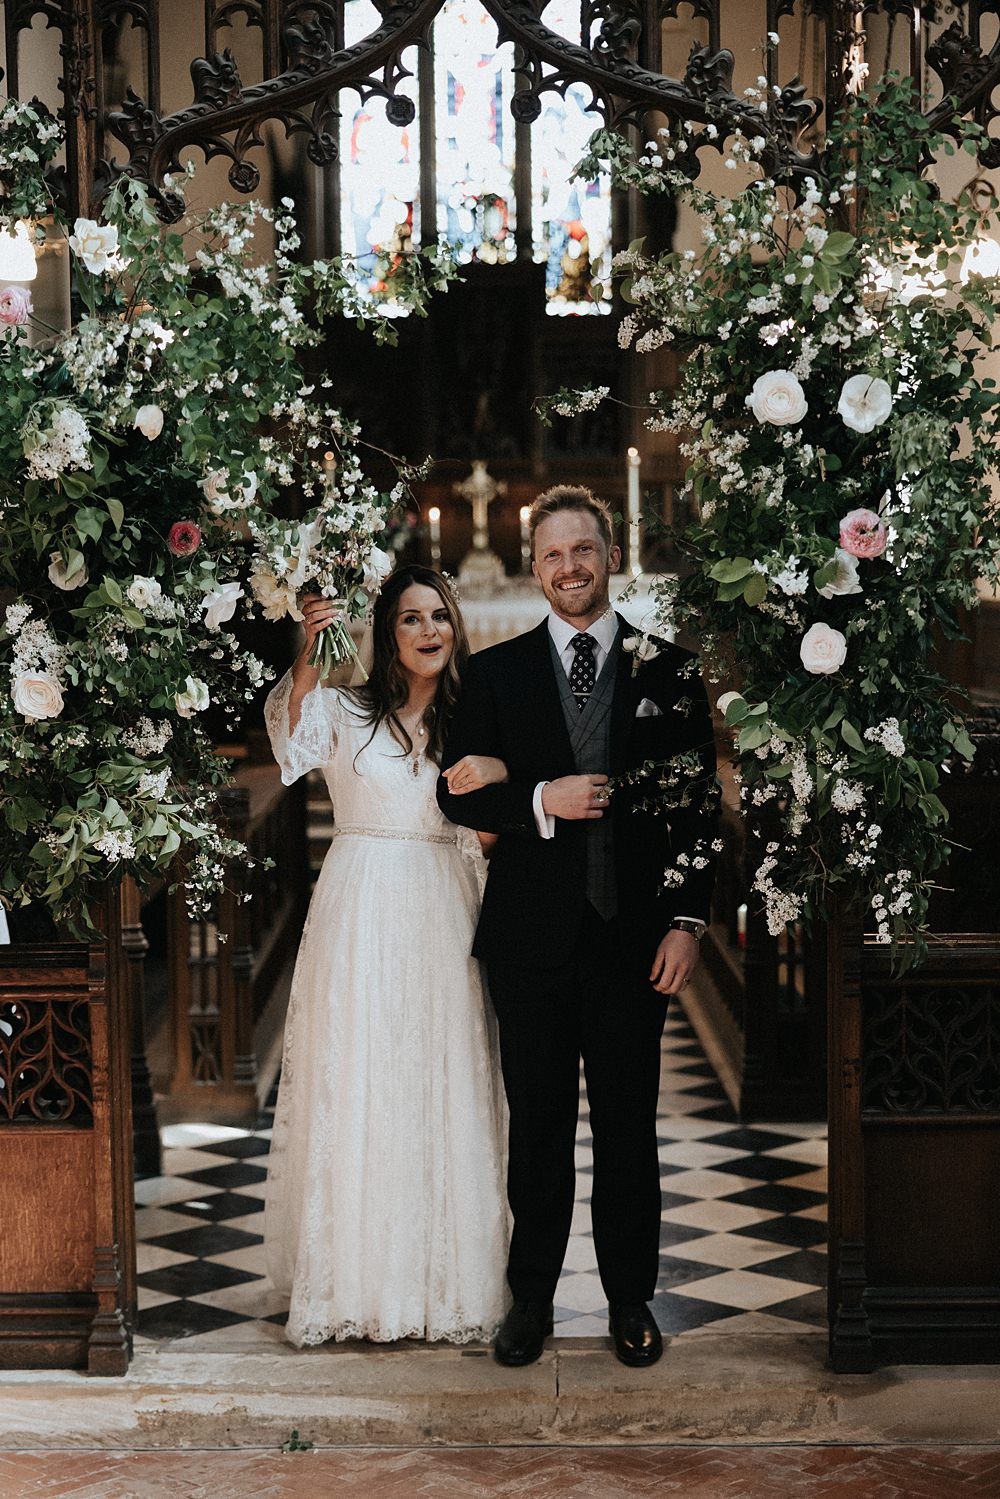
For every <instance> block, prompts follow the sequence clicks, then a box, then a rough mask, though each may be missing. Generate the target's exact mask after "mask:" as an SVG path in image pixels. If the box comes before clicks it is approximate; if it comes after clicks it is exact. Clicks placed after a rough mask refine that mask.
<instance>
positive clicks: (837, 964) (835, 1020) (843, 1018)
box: [827, 901, 875, 1374]
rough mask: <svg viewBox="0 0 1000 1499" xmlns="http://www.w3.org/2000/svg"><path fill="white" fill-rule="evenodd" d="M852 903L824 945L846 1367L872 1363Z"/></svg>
mask: <svg viewBox="0 0 1000 1499" xmlns="http://www.w3.org/2000/svg"><path fill="white" fill-rule="evenodd" d="M863 941H864V938H863V933H862V930H861V924H860V921H859V919H858V914H857V911H856V909H855V908H853V907H851V906H849V905H847V904H846V903H845V902H843V901H841V902H838V904H837V906H836V908H835V910H834V911H833V913H832V914H831V919H830V924H829V931H828V945H827V965H828V966H827V996H828V1010H827V1023H828V1037H829V1076H830V1111H829V1117H830V1146H829V1179H830V1185H829V1195H830V1201H829V1214H830V1220H829V1234H830V1240H829V1248H830V1281H829V1303H830V1304H829V1322H830V1358H831V1360H832V1363H833V1367H834V1368H835V1369H836V1370H837V1372H838V1373H841V1374H865V1373H868V1372H869V1371H870V1370H872V1369H874V1367H875V1353H874V1348H873V1344H872V1337H871V1329H870V1327H869V1324H868V1313H867V1311H866V1310H865V1304H864V1294H865V1288H866V1285H867V1276H866V1272H865V1190H864V1152H863V1147H862V1136H861V1046H862V1015H861V962H862V952H863Z"/></svg>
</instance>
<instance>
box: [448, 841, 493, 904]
mask: <svg viewBox="0 0 1000 1499" xmlns="http://www.w3.org/2000/svg"><path fill="white" fill-rule="evenodd" d="M455 832H456V833H457V834H458V837H457V838H456V840H455V841H456V843H457V844H458V851H459V853H460V854H461V855H462V858H463V859H464V860H465V861H466V862H467V863H468V864H471V865H472V872H473V874H474V875H475V876H476V883H477V885H478V886H479V899H480V900H482V898H483V891H484V890H485V889H486V874H487V870H486V858H485V856H484V854H483V847H482V844H481V843H480V842H479V838H478V836H477V835H476V834H475V833H474V832H473V831H472V829H471V828H463V827H459V826H457V825H456V827H455Z"/></svg>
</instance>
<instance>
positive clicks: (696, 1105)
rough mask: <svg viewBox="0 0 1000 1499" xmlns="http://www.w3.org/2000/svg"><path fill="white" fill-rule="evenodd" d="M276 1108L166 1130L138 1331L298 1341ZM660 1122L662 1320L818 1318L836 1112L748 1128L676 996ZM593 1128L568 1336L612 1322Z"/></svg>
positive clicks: (142, 1191) (785, 1321) (146, 1223)
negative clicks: (270, 1238)
mask: <svg viewBox="0 0 1000 1499" xmlns="http://www.w3.org/2000/svg"><path fill="white" fill-rule="evenodd" d="M269 1102H270V1103H271V1104H273V1098H272V1099H271V1100H269ZM271 1120H272V1113H271V1110H270V1109H268V1110H266V1111H265V1112H264V1114H263V1115H262V1116H261V1119H260V1122H259V1126H258V1128H257V1129H255V1130H254V1131H252V1132H248V1131H245V1130H237V1129H227V1128H224V1127H222V1126H216V1125H202V1124H177V1125H172V1126H170V1127H169V1128H167V1129H166V1130H164V1146H165V1150H164V1159H165V1169H166V1172H167V1174H166V1175H165V1176H162V1177H157V1178H155V1179H153V1180H147V1181H143V1182H139V1183H137V1185H136V1201H137V1210H136V1223H137V1229H138V1238H139V1328H138V1332H139V1339H140V1342H142V1343H145V1341H146V1340H147V1339H148V1340H156V1341H158V1342H161V1341H162V1340H165V1339H176V1338H184V1339H186V1340H187V1343H188V1344H189V1345H191V1346H192V1347H193V1346H195V1345H196V1346H197V1347H199V1348H204V1349H205V1350H210V1349H212V1348H218V1349H220V1350H221V1349H222V1348H227V1349H234V1348H236V1347H240V1348H250V1347H257V1348H261V1347H271V1348H275V1347H277V1346H283V1347H285V1348H288V1347H289V1345H288V1344H287V1343H285V1342H284V1340H283V1337H282V1331H281V1329H282V1326H283V1324H284V1321H285V1310H286V1306H287V1303H286V1301H285V1299H284V1298H283V1297H281V1296H279V1295H278V1293H277V1292H276V1291H275V1290H274V1288H273V1287H272V1286H271V1284H270V1282H269V1281H268V1279H267V1277H266V1272H265V1269H264V1258H263V1244H262V1238H261V1229H262V1226H263V1220H262V1209H263V1206H264V1195H265V1192H266V1177H267V1153H268V1148H269V1140H270V1133H271V1130H270V1126H271ZM658 1133H659V1139H660V1161H661V1163H662V1170H663V1224H662V1233H661V1240H660V1243H661V1255H660V1267H661V1268H660V1285H659V1290H658V1293H657V1296H656V1299H655V1301H654V1303H653V1305H654V1310H655V1312H656V1316H657V1320H658V1322H659V1324H660V1326H661V1328H662V1329H663V1332H664V1333H665V1334H669V1335H673V1336H683V1335H687V1336H690V1335H692V1334H695V1333H697V1332H698V1331H699V1329H702V1328H706V1327H709V1326H711V1327H712V1328H713V1330H715V1331H726V1332H734V1333H736V1332H747V1333H752V1332H754V1331H757V1330H760V1331H771V1332H778V1331H785V1332H806V1331H810V1330H818V1329H819V1328H820V1327H821V1326H822V1325H823V1324H824V1318H825V1306H824V1302H825V1292H824V1291H823V1290H822V1287H823V1286H824V1284H825V1280H826V1270H825V1237H826V1130H825V1126H823V1125H820V1124H781V1125H770V1124H762V1125H754V1126H752V1127H746V1128H744V1127H741V1126H740V1125H739V1124H738V1123H737V1122H736V1119H735V1116H734V1114H733V1111H732V1109H731V1108H730V1106H729V1104H728V1102H727V1101H726V1098H725V1095H724V1093H723V1092H722V1089H721V1088H720V1086H719V1084H718V1082H717V1081H716V1078H715V1074H714V1073H713V1071H712V1068H711V1067H710V1065H709V1063H708V1062H707V1060H706V1059H705V1055H704V1053H703V1051H702V1049H701V1046H700V1044H699V1042H698V1039H697V1037H696V1036H695V1034H694V1032H693V1030H692V1029H691V1027H690V1026H689V1025H688V1023H687V1020H686V1019H685V1018H684V1016H683V1014H682V1013H681V1012H680V1011H679V1010H678V1011H676V1012H675V1013H674V1014H672V1016H671V1018H670V1019H669V1020H668V1022H667V1029H666V1033H665V1035H664V1042H663V1086H662V1092H661V1098H660V1117H659V1124H658ZM590 1139H591V1137H590V1131H589V1128H588V1124H587V1115H586V1108H585V1107H584V1108H582V1109H581V1118H580V1128H579V1133H578V1135H577V1168H578V1169H577V1199H578V1200H577V1207H576V1213H575V1216H574V1221H573V1234H572V1237H571V1239H570V1243H569V1249H568V1251H567V1254H566V1264H565V1267H564V1270H563V1275H562V1278H561V1280H560V1282H559V1289H558V1293H557V1301H556V1322H557V1327H556V1334H557V1336H560V1337H567V1336H569V1337H573V1336H584V1337H585V1336H595V1335H596V1336H604V1335H605V1334H606V1333H607V1313H606V1306H605V1300H604V1294H603V1291H602V1289H601V1283H600V1280H599V1279H598V1276H597V1268H596V1265H595V1261H594V1248H593V1240H592V1238H591V1235H590V1207H589V1197H590V1172H591V1160H592V1156H591V1149H590ZM719 1324H724V1325H723V1326H720V1325H719ZM147 1346H148V1344H147ZM186 1346H187V1345H186Z"/></svg>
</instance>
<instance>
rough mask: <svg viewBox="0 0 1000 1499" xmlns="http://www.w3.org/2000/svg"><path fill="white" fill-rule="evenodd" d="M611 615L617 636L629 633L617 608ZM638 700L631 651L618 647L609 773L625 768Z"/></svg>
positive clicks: (617, 772) (628, 626)
mask: <svg viewBox="0 0 1000 1499" xmlns="http://www.w3.org/2000/svg"><path fill="white" fill-rule="evenodd" d="M615 618H616V619H617V621H618V634H619V638H621V637H622V636H625V635H628V634H631V633H633V631H632V629H631V626H630V625H629V623H628V620H626V619H623V618H622V616H621V615H620V614H619V613H618V612H617V610H616V611H615ZM638 700H639V699H638V693H637V687H636V678H635V676H634V674H633V672H632V654H631V652H630V651H625V650H621V649H619V652H618V671H617V673H616V678H615V696H614V701H613V702H612V704H611V730H610V736H611V737H610V758H611V764H610V766H609V773H610V774H611V775H613V776H616V775H621V773H622V771H623V770H624V769H625V751H626V749H627V748H628V736H629V730H630V729H631V727H632V719H633V717H634V715H635V709H636V704H637V702H638Z"/></svg>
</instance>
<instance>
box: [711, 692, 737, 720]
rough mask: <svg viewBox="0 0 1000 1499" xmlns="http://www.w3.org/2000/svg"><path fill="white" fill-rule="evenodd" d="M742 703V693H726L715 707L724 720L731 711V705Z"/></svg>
mask: <svg viewBox="0 0 1000 1499" xmlns="http://www.w3.org/2000/svg"><path fill="white" fill-rule="evenodd" d="M742 701H743V694H742V692H724V693H723V694H722V696H721V697H720V698H719V699H718V700H717V702H716V704H715V706H716V707H717V708H718V710H719V712H720V713H721V714H722V716H723V718H725V716H726V713H727V712H728V711H729V705H730V703H741V702H742Z"/></svg>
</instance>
